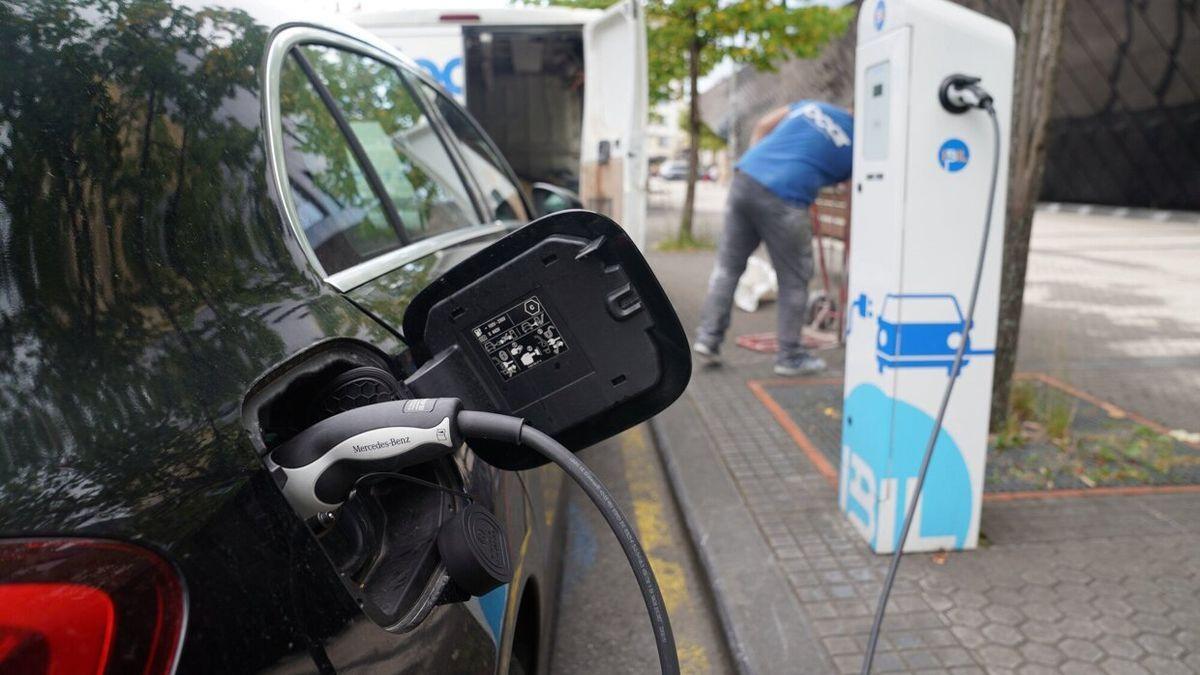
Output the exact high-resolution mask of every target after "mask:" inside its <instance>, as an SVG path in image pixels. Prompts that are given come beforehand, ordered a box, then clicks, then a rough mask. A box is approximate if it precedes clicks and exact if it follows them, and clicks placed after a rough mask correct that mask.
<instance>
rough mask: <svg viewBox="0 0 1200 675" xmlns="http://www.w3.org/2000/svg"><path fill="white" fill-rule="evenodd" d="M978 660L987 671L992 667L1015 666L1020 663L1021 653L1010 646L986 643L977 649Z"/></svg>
mask: <svg viewBox="0 0 1200 675" xmlns="http://www.w3.org/2000/svg"><path fill="white" fill-rule="evenodd" d="M979 661H980V662H981V663H982V664H983V665H984V667H985V668H987V669H988V670H989V671H990V670H991V669H992V668H1015V667H1016V666H1017V665H1019V664H1020V663H1021V655H1020V654H1019V653H1017V650H1015V649H1012V648H1010V647H1001V646H1000V645H987V646H984V647H982V648H980V649H979Z"/></svg>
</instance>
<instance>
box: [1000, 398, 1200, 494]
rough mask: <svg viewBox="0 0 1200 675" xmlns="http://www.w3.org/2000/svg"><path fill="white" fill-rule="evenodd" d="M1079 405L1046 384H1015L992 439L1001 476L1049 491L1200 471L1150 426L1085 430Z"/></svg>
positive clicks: (1197, 460)
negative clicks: (1004, 415)
mask: <svg viewBox="0 0 1200 675" xmlns="http://www.w3.org/2000/svg"><path fill="white" fill-rule="evenodd" d="M1080 405H1081V403H1080V401H1078V400H1077V399H1075V398H1074V397H1073V396H1070V395H1068V394H1066V393H1065V392H1062V391H1059V390H1058V389H1055V388H1053V387H1050V386H1047V385H1045V384H1042V383H1040V382H1032V381H1028V380H1022V381H1018V382H1015V383H1014V384H1013V389H1012V393H1011V396H1010V398H1009V411H1008V416H1007V417H1006V418H1005V421H1004V425H1003V426H1002V427H1001V429H1000V430H999V431H997V432H996V433H995V434H994V435H993V437H992V439H991V441H992V449H993V452H995V453H996V455H995V460H996V462H997V463H996V465H995V466H993V467H992V469H993V470H997V475H996V476H995V477H996V478H998V479H1000V481H1001V482H1002V483H1009V482H1011V481H1016V482H1018V483H1023V484H1025V485H1029V486H1031V487H1032V486H1038V487H1044V488H1047V489H1049V488H1056V487H1079V486H1080V484H1083V485H1085V486H1087V487H1095V486H1097V485H1130V484H1160V483H1169V482H1172V480H1173V479H1172V476H1176V477H1178V476H1181V475H1187V474H1194V472H1195V471H1196V470H1197V469H1200V454H1197V453H1196V452H1194V451H1192V450H1190V449H1188V448H1187V447H1186V446H1184V445H1183V444H1181V443H1179V442H1178V441H1177V440H1176V439H1174V438H1171V437H1170V436H1168V435H1166V434H1161V433H1159V432H1157V431H1155V430H1154V429H1151V428H1149V427H1146V426H1143V425H1140V424H1135V423H1133V422H1130V421H1128V420H1123V419H1112V420H1108V421H1107V422H1106V423H1104V424H1103V425H1100V428H1097V424H1096V422H1095V421H1094V416H1093V421H1091V422H1090V423H1088V422H1083V423H1080V422H1079V412H1080ZM1089 414H1090V413H1089ZM1175 480H1177V478H1176V479H1175Z"/></svg>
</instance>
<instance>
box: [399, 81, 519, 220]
mask: <svg viewBox="0 0 1200 675" xmlns="http://www.w3.org/2000/svg"><path fill="white" fill-rule="evenodd" d="M421 87H422V88H423V89H424V91H425V94H426V97H427V98H428V99H429V100H431V101H434V102H435V105H437V109H438V112H439V113H441V115H442V119H444V120H446V126H448V127H450V131H451V133H452V134H453V136H454V139H455V140H456V141H458V144H459V148H460V150H461V152H462V155H463V157H464V158H466V162H467V166H468V167H469V168H470V170H471V173H472V175H474V176H475V178H476V180H478V181H479V186H480V188H481V189H482V190H483V194H484V197H485V198H486V199H487V207H488V210H489V211H490V213H491V216H492V217H493V218H495V219H497V220H528V219H529V214H528V213H527V212H526V210H525V203H524V202H522V201H521V193H520V188H518V187H517V185H516V183H514V182H513V180H512V179H511V178H510V175H511V174H510V173H509V168H508V164H507V162H505V161H504V160H503V159H501V158H500V156H499V155H498V154H497V153H496V150H495V148H494V147H493V146H492V144H491V143H489V142H488V141H487V139H486V138H485V137H484V136H483V134H482V132H480V131H479V128H478V127H477V126H476V125H475V124H473V123H472V122H471V119H470V118H469V117H467V113H466V112H464V111H463V109H462V108H460V107H459V106H458V104H456V103H455V102H454V101H452V100H450V98H449V97H448V96H446V95H445V94H443V93H442V92H440V91H438V90H437V89H435V88H434V87H431V86H429V85H428V84H426V83H424V82H422V83H421Z"/></svg>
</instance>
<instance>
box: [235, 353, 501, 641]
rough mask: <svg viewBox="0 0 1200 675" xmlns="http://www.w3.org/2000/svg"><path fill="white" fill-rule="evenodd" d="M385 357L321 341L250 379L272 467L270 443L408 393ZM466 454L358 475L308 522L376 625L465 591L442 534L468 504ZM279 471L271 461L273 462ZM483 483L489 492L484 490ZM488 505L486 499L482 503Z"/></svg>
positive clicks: (248, 417) (258, 435)
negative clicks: (448, 564) (452, 572)
mask: <svg viewBox="0 0 1200 675" xmlns="http://www.w3.org/2000/svg"><path fill="white" fill-rule="evenodd" d="M393 370H394V368H393V367H392V365H391V363H390V360H389V359H388V358H387V357H386V356H384V355H383V354H381V353H379V352H378V351H376V350H374V349H372V348H370V347H367V346H365V345H363V344H361V343H356V342H354V341H351V340H337V341H331V342H328V343H323V344H320V345H317V346H316V347H314V348H312V349H310V350H308V351H307V352H305V353H303V354H302V355H300V356H299V357H297V358H295V359H293V360H291V361H289V362H287V363H285V364H283V365H281V366H280V367H278V368H276V369H275V370H274V371H272V372H271V373H270V374H268V375H267V376H265V377H263V378H262V379H261V380H260V381H259V382H258V383H256V384H255V385H254V387H253V388H252V390H251V392H250V393H249V394H248V395H247V396H246V398H245V399H244V403H243V406H242V420H243V424H244V425H245V427H246V428H247V430H248V431H249V432H250V437H251V438H252V439H253V440H254V441H255V446H256V447H255V449H256V451H257V452H258V454H259V456H260V459H261V460H262V461H263V463H264V464H265V465H266V466H267V468H268V469H273V468H275V467H273V465H272V463H271V462H270V460H269V455H270V452H271V451H272V450H274V449H275V448H277V447H278V446H279V445H280V444H282V443H284V442H285V441H287V440H288V439H290V438H292V437H294V436H295V435H296V434H298V433H300V432H301V431H303V430H304V429H306V428H308V427H310V426H312V425H313V424H316V423H317V422H319V421H321V420H323V419H326V418H328V417H331V416H333V415H335V414H337V413H339V412H344V411H346V410H350V409H353V408H358V407H361V406H365V405H371V404H374V403H380V402H384V401H394V400H400V399H405V398H409V395H408V394H409V392H408V390H407V389H406V388H405V387H404V385H403V384H401V383H400V382H399V381H398V380H397V378H396V377H395V375H393ZM462 459H463V457H462V453H461V452H455V453H454V454H450V455H446V456H444V457H440V458H437V459H434V460H432V461H428V462H424V463H422V464H419V465H416V466H411V467H406V468H405V469H403V470H402V471H398V472H396V473H393V474H381V475H376V476H370V477H368V478H366V479H364V480H362V481H360V482H359V483H358V484H357V485H356V487H355V489H354V490H353V491H352V492H351V493H350V496H349V498H348V499H347V500H346V502H345V504H343V505H342V508H340V509H338V510H337V513H336V514H320V515H319V516H318V517H315V518H310V519H308V521H307V523H308V526H309V528H310V530H311V531H312V533H313V535H314V536H315V537H316V540H317V542H318V544H319V545H320V547H321V549H322V551H323V552H324V553H325V555H326V556H327V557H328V559H329V561H330V563H331V564H332V565H333V567H334V569H335V570H336V571H337V573H338V576H339V577H340V578H341V581H342V583H343V586H344V587H345V588H346V590H347V591H348V592H349V593H350V594H351V596H352V597H353V598H354V600H355V601H356V602H357V603H358V604H359V605H360V606H361V607H362V608H363V611H364V612H365V613H366V614H367V615H368V616H369V617H370V618H371V619H372V620H373V621H375V623H377V624H379V625H380V626H381V627H383V628H385V629H387V630H390V631H394V632H404V631H406V630H409V629H411V628H413V627H415V626H416V625H417V624H418V623H420V621H421V620H423V619H424V617H425V616H426V615H427V614H428V613H429V611H430V610H431V609H432V608H433V607H434V606H435V605H437V604H439V603H441V602H448V601H456V600H461V599H465V598H464V597H463V594H462V592H461V591H459V590H458V589H456V588H454V586H453V584H451V583H450V582H449V578H448V576H447V574H446V572H445V569H444V567H443V566H442V564H441V562H440V560H441V558H440V556H439V553H438V533H439V531H440V530H441V529H442V525H443V524H444V523H446V522H447V521H450V520H452V519H453V518H454V517H455V516H456V514H458V513H460V512H462V511H464V510H465V509H467V508H468V506H470V505H471V504H472V503H473V500H472V498H471V497H470V496H468V493H469V487H470V484H471V474H472V472H471V471H470V470H469V467H465V466H463V463H462ZM276 470H277V469H276ZM483 492H486V491H483ZM486 506H490V505H486Z"/></svg>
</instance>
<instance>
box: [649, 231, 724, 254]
mask: <svg viewBox="0 0 1200 675" xmlns="http://www.w3.org/2000/svg"><path fill="white" fill-rule="evenodd" d="M713 248H714V246H713V243H712V240H710V239H708V238H707V237H690V236H680V235H676V236H674V237H671V238H670V239H663V240H662V241H660V242H658V243H657V244H655V245H654V250H656V251H663V252H665V253H678V252H681V251H710V250H712V249H713Z"/></svg>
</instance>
